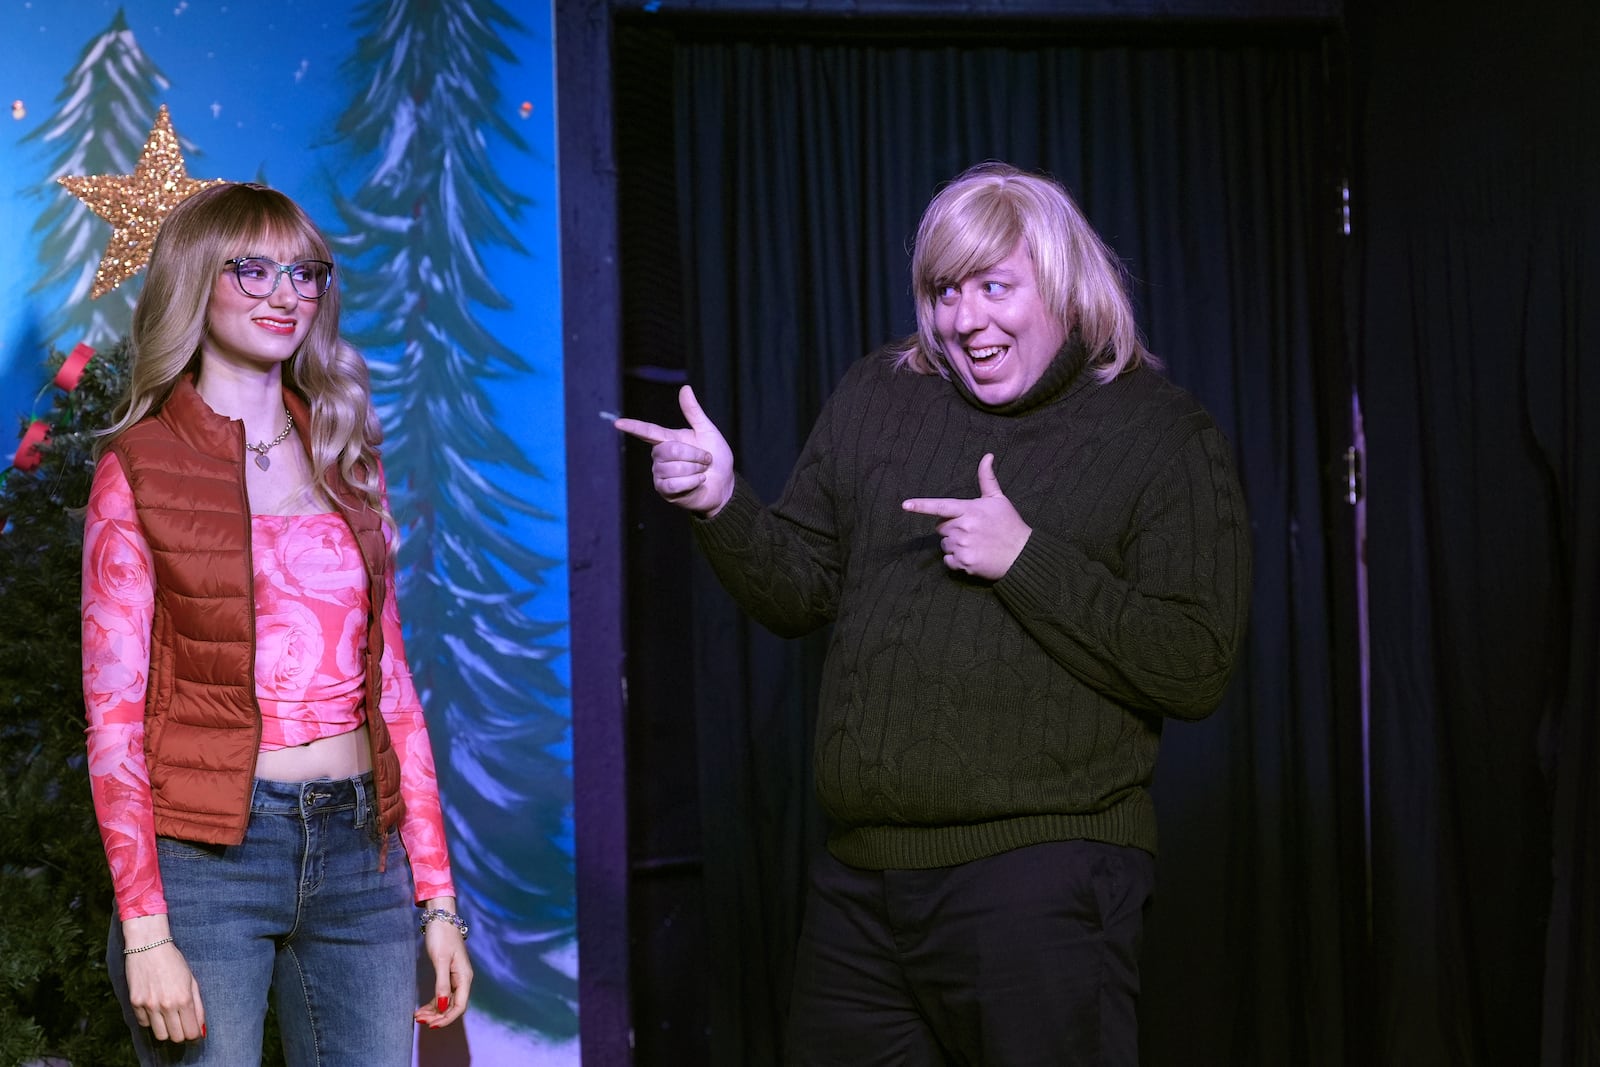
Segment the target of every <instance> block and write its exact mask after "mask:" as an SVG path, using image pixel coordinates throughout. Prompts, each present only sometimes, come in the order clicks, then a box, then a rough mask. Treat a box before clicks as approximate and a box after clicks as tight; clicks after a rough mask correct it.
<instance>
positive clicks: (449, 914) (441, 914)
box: [417, 908, 467, 941]
mask: <svg viewBox="0 0 1600 1067" xmlns="http://www.w3.org/2000/svg"><path fill="white" fill-rule="evenodd" d="M435 919H443V920H444V921H445V922H447V923H449V924H450V925H451V926H454V927H455V928H456V929H457V930H459V931H461V940H463V941H465V940H466V939H467V921H466V920H465V919H463V918H462V917H461V916H459V915H457V914H456V913H455V912H453V911H445V910H444V909H443V908H429V909H428V910H427V911H425V912H423V913H422V918H421V919H420V920H419V921H418V923H417V927H418V929H420V930H422V931H423V932H424V933H426V932H427V930H428V924H429V923H431V922H433V920H435Z"/></svg>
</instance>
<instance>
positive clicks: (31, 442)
mask: <svg viewBox="0 0 1600 1067" xmlns="http://www.w3.org/2000/svg"><path fill="white" fill-rule="evenodd" d="M49 443H50V424H49V423H48V422H45V421H44V420H43V419H34V420H33V421H32V422H31V423H29V424H28V429H27V432H26V433H24V434H23V435H22V444H21V445H19V446H18V447H17V454H16V456H14V457H13V458H12V460H11V465H12V466H13V467H15V468H17V470H19V471H31V470H34V469H35V468H37V467H38V466H39V463H40V462H41V461H42V460H43V459H44V454H43V452H41V451H40V450H41V449H43V448H44V446H45V445H47V444H49Z"/></svg>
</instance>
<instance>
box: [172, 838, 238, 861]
mask: <svg viewBox="0 0 1600 1067" xmlns="http://www.w3.org/2000/svg"><path fill="white" fill-rule="evenodd" d="M226 847H227V846H226V845H208V844H206V843H205V842H203V841H184V840H182V839H181V838H177V837H157V838H156V852H157V854H159V855H162V856H165V857H167V858H169V859H175V860H206V859H215V858H217V857H218V856H221V855H222V850H223V849H225V848H226Z"/></svg>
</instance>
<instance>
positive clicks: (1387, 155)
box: [1352, 0, 1600, 1067]
mask: <svg viewBox="0 0 1600 1067" xmlns="http://www.w3.org/2000/svg"><path fill="white" fill-rule="evenodd" d="M1355 15H1356V16H1357V17H1356V19H1355V20H1354V21H1353V30H1352V33H1353V36H1354V37H1355V38H1356V39H1357V40H1359V41H1360V42H1361V48H1360V49H1359V51H1358V66H1359V77H1358V79H1357V80H1358V83H1359V84H1360V85H1361V86H1362V87H1363V89H1362V101H1361V108H1360V113H1361V116H1362V121H1361V124H1360V128H1361V129H1362V130H1363V131H1364V134H1363V138H1362V151H1361V153H1360V154H1361V159H1362V164H1361V166H1360V168H1359V175H1360V177H1359V180H1358V182H1357V190H1358V193H1357V196H1356V198H1355V199H1356V204H1357V209H1356V218H1357V229H1358V232H1360V233H1361V234H1362V235H1363V248H1364V254H1363V256H1362V258H1361V261H1360V266H1361V275H1360V279H1361V281H1360V285H1359V287H1358V289H1357V293H1358V295H1359V298H1360V299H1359V303H1358V304H1356V305H1355V306H1354V308H1353V310H1354V320H1355V321H1356V322H1357V323H1358V329H1357V331H1356V336H1357V339H1358V342H1359V352H1360V357H1361V359H1360V369H1361V378H1362V392H1363V395H1364V396H1365V397H1366V398H1367V424H1368V435H1369V438H1370V452H1369V458H1370V463H1369V470H1370V485H1371V498H1370V499H1371V516H1372V519H1371V527H1370V534H1371V542H1370V543H1371V548H1370V560H1371V574H1372V587H1373V604H1372V619H1373V630H1372V632H1373V723H1374V731H1373V756H1374V761H1373V767H1374V775H1375V777H1374V786H1375V788H1374V799H1375V806H1374V846H1375V858H1376V863H1375V881H1374V901H1375V916H1374V919H1375V922H1374V935H1375V945H1376V959H1377V960H1378V964H1379V969H1378V972H1377V981H1376V983H1375V990H1376V996H1377V1000H1378V1004H1379V1007H1380V1010H1379V1012H1378V1015H1377V1019H1376V1024H1377V1028H1378V1033H1379V1038H1378V1040H1379V1047H1380V1049H1381V1051H1382V1061H1381V1062H1385V1063H1451V1064H1465V1065H1479V1064H1481V1065H1485V1067H1487V1065H1498V1064H1507V1063H1535V1062H1539V1061H1540V1059H1541V1049H1542V1062H1544V1063H1545V1064H1547V1065H1549V1067H1556V1065H1566V1064H1595V1063H1600V1022H1597V1017H1600V872H1597V870H1596V863H1597V860H1600V714H1597V713H1600V674H1597V670H1600V667H1597V664H1600V424H1597V422H1596V419H1597V417H1600V211H1597V210H1596V207H1595V202H1594V198H1595V195H1596V190H1600V150H1597V147H1596V146H1597V144H1600V140H1597V134H1600V121H1597V116H1600V76H1597V73H1596V70H1597V68H1596V57H1597V56H1600V6H1597V5H1595V4H1592V3H1572V4H1568V3H1544V4H1540V5H1536V6H1535V7H1533V8H1528V9H1522V8H1513V7H1511V6H1509V5H1491V4H1487V3H1471V4H1460V3H1442V2H1439V0H1432V2H1425V3H1419V4H1412V5H1406V7H1405V10H1404V12H1403V13H1400V12H1391V11H1389V10H1387V9H1380V8H1379V6H1378V5H1376V4H1374V5H1370V8H1369V7H1368V6H1367V5H1362V7H1360V8H1357V9H1356V11H1355Z"/></svg>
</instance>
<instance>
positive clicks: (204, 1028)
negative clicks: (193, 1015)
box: [200, 1023, 206, 1037]
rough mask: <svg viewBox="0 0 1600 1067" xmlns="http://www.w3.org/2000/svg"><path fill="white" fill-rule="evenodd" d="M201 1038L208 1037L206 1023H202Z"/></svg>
mask: <svg viewBox="0 0 1600 1067" xmlns="http://www.w3.org/2000/svg"><path fill="white" fill-rule="evenodd" d="M200 1036H201V1037H205V1036H206V1024H205V1023H201V1024H200Z"/></svg>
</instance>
